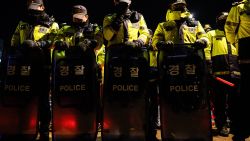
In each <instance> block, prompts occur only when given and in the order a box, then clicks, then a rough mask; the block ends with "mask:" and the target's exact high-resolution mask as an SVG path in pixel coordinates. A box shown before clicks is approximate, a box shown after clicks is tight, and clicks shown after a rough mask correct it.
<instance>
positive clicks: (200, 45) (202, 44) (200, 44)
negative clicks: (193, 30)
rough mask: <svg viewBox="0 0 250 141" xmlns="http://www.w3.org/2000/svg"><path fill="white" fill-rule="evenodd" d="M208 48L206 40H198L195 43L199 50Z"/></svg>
mask: <svg viewBox="0 0 250 141" xmlns="http://www.w3.org/2000/svg"><path fill="white" fill-rule="evenodd" d="M206 46H207V42H206V41H205V40H204V39H197V40H196V41H195V43H194V47H196V49H197V50H199V49H204V48H206Z"/></svg>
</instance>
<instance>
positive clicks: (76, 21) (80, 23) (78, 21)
mask: <svg viewBox="0 0 250 141" xmlns="http://www.w3.org/2000/svg"><path fill="white" fill-rule="evenodd" d="M73 25H74V26H76V27H84V26H86V25H88V20H87V21H86V22H83V21H82V20H81V19H74V21H73Z"/></svg>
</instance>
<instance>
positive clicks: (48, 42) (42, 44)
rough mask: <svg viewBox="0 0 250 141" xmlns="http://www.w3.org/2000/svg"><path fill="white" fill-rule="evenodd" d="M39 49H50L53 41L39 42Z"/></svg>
mask: <svg viewBox="0 0 250 141" xmlns="http://www.w3.org/2000/svg"><path fill="white" fill-rule="evenodd" d="M36 45H37V47H40V48H48V47H49V46H50V45H51V41H49V40H47V41H38V42H36Z"/></svg>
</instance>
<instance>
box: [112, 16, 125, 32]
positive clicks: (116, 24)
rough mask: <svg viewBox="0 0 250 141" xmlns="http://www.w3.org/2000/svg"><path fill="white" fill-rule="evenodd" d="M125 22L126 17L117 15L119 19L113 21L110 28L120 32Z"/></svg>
mask: <svg viewBox="0 0 250 141" xmlns="http://www.w3.org/2000/svg"><path fill="white" fill-rule="evenodd" d="M123 21H124V15H117V17H116V18H115V19H114V20H113V21H112V23H111V24H110V26H111V27H112V28H113V29H114V30H115V31H118V30H119V29H120V26H121V23H122V22H123Z"/></svg>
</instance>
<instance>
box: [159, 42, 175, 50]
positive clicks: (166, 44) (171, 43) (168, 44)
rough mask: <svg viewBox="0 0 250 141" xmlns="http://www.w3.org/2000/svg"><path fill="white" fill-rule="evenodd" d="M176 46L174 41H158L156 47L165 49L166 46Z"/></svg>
mask: <svg viewBox="0 0 250 141" xmlns="http://www.w3.org/2000/svg"><path fill="white" fill-rule="evenodd" d="M173 46H174V42H173V41H170V40H169V41H166V42H165V41H159V42H158V43H156V47H157V48H158V49H164V48H170V47H171V48H172V47H173Z"/></svg>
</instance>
